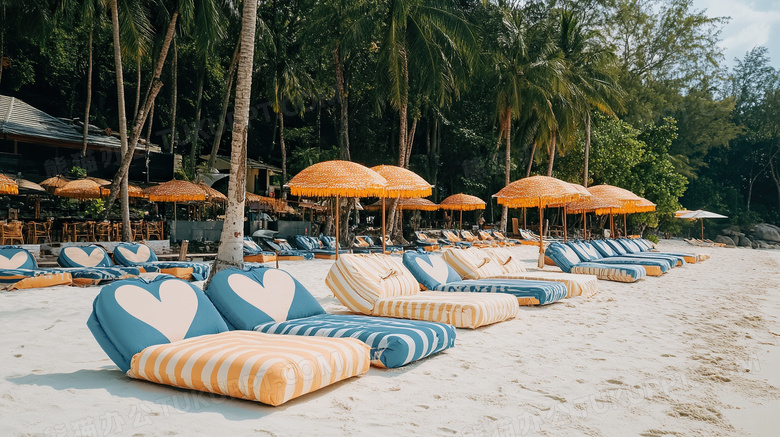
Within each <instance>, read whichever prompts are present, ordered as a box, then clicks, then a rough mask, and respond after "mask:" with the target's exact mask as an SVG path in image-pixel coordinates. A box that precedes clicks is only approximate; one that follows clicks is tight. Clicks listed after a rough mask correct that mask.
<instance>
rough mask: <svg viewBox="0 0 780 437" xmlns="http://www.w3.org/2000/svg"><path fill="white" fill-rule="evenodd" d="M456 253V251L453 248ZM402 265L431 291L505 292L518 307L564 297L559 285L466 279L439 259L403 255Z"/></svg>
mask: <svg viewBox="0 0 780 437" xmlns="http://www.w3.org/2000/svg"><path fill="white" fill-rule="evenodd" d="M456 250H459V249H456ZM404 266H406V268H407V269H409V271H410V272H412V275H414V278H415V279H416V280H417V282H419V283H420V284H421V285H422V286H423V287H425V288H426V289H428V290H433V291H448V292H470V293H506V294H511V295H512V296H514V297H515V298H516V299H517V303H519V304H520V305H547V304H550V303H553V302H557V301H559V300H563V299H564V298H566V294H567V290H566V286H565V285H564V284H561V283H559V282H545V281H530V280H523V279H468V280H463V278H462V277H461V276H460V275H459V274H458V272H457V271H455V269H453V268H452V267H450V266H449V265H447V263H446V262H444V260H443V259H442V257H440V256H434V255H428V254H420V253H415V252H406V253H405V254H404Z"/></svg>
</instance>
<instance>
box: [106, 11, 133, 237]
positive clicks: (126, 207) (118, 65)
mask: <svg viewBox="0 0 780 437" xmlns="http://www.w3.org/2000/svg"><path fill="white" fill-rule="evenodd" d="M117 1H118V0H111V4H110V8H111V24H112V27H113V37H114V68H115V70H116V93H117V101H118V113H119V139H120V142H121V151H122V154H124V153H127V150H128V143H127V114H125V79H124V77H123V73H122V47H121V46H120V40H119V11H118V8H117V4H116V2H117ZM117 176H119V175H117ZM118 182H121V187H120V189H121V194H122V199H121V205H122V241H130V240H131V237H130V199H129V197H128V195H127V173H126V172H125V174H124V175H122V176H121V177H119V180H117V179H116V178H115V179H114V185H113V186H112V187H111V191H112V192H113V191H116V188H117V187H116V185H117V183H118ZM112 194H113V193H112ZM108 208H110V205H109V206H108V207H107V208H106V211H108Z"/></svg>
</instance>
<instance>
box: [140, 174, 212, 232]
mask: <svg viewBox="0 0 780 437" xmlns="http://www.w3.org/2000/svg"><path fill="white" fill-rule="evenodd" d="M144 194H146V195H147V196H148V197H149V200H150V201H151V202H173V221H174V222H175V221H176V220H177V218H176V204H178V203H179V202H203V201H205V200H206V193H205V192H204V191H203V190H202V189H201V188H200V187H199V186H197V185H196V184H193V183H192V182H187V181H180V180H176V179H174V180H172V181H168V182H165V183H162V184H160V185H155V186H152V187H149V188H147V189H145V190H144Z"/></svg>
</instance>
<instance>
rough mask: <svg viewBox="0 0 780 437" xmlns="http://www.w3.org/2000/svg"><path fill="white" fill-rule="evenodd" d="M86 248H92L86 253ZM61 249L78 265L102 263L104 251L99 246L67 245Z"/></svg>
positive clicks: (87, 265)
mask: <svg viewBox="0 0 780 437" xmlns="http://www.w3.org/2000/svg"><path fill="white" fill-rule="evenodd" d="M87 250H92V252H90V253H88V252H87ZM62 251H63V252H64V253H65V256H67V257H68V258H69V259H70V260H71V261H72V262H73V263H74V264H76V265H78V266H80V267H97V266H99V265H101V264H102V263H103V260H104V259H105V257H106V252H105V251H103V249H101V248H99V247H88V248H84V247H77V246H69V247H66V248H64V249H62Z"/></svg>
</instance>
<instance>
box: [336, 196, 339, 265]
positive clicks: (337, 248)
mask: <svg viewBox="0 0 780 437" xmlns="http://www.w3.org/2000/svg"><path fill="white" fill-rule="evenodd" d="M338 260H339V196H338V195H336V261H338Z"/></svg>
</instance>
